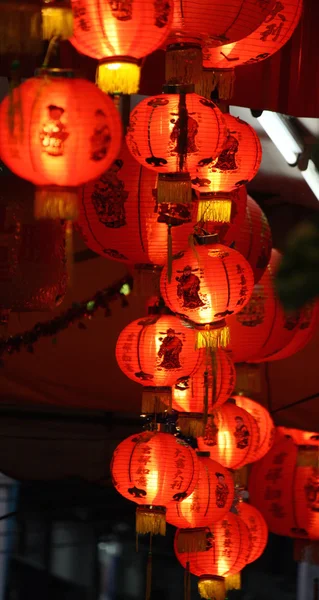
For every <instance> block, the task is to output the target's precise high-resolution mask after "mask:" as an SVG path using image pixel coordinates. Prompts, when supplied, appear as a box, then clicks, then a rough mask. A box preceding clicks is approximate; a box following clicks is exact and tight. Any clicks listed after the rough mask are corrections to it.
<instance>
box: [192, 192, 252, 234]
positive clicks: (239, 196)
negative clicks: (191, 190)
mask: <svg viewBox="0 0 319 600" xmlns="http://www.w3.org/2000/svg"><path fill="white" fill-rule="evenodd" d="M197 196H198V212H197V220H198V225H199V227H200V228H201V229H202V230H204V231H207V233H212V234H217V235H218V241H219V242H220V243H221V244H225V246H228V245H230V244H231V243H232V242H233V240H234V238H235V236H236V234H238V231H239V229H240V227H241V226H242V225H243V223H244V220H245V215H246V205H247V190H246V187H245V186H244V185H241V186H240V187H239V188H238V189H236V190H233V191H232V192H227V193H226V192H207V193H204V194H197ZM224 207H226V209H225V210H224ZM223 219H227V220H223Z"/></svg>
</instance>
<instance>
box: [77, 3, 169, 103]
mask: <svg viewBox="0 0 319 600" xmlns="http://www.w3.org/2000/svg"><path fill="white" fill-rule="evenodd" d="M71 4H72V9H73V14H74V37H73V38H72V40H71V42H72V44H73V45H74V46H75V48H76V49H77V50H79V52H82V53H83V54H87V55H88V56H91V57H93V58H97V59H98V60H99V67H98V72H97V81H98V85H99V87H100V88H101V89H102V90H103V91H104V92H109V93H110V94H119V93H123V94H137V92H138V87H139V80H140V66H139V62H140V59H142V58H143V57H144V56H146V55H147V54H151V52H154V51H155V50H156V49H157V48H159V47H160V46H161V45H162V44H163V42H164V41H165V39H166V37H167V35H168V33H169V30H170V26H171V21H172V18H173V6H172V2H171V1H170V0H159V1H154V2H149V0H135V2H105V1H102V0H71Z"/></svg>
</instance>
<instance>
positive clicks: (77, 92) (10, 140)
mask: <svg viewBox="0 0 319 600" xmlns="http://www.w3.org/2000/svg"><path fill="white" fill-rule="evenodd" d="M12 107H14V110H13V111H12ZM0 118H1V122H2V127H1V132H0V154H1V158H2V160H3V162H4V163H5V164H7V165H8V167H9V168H10V169H11V170H12V171H14V173H16V174H17V175H19V176H20V177H23V178H25V179H28V180H29V181H31V182H32V183H34V184H35V185H36V186H37V188H36V215H37V216H40V217H50V218H58V217H60V218H67V217H71V218H74V217H75V216H76V212H77V200H78V191H77V188H78V186H80V185H82V184H83V183H85V182H86V181H89V180H90V179H94V178H96V177H98V176H99V175H100V174H101V173H103V171H105V169H107V168H108V166H109V165H110V164H111V163H112V161H113V160H114V159H115V157H116V156H117V154H118V152H119V150H120V143H121V121H120V117H119V114H118V112H117V110H116V108H115V106H114V104H113V102H112V100H111V99H110V98H109V97H108V96H106V95H105V94H103V93H102V92H101V91H100V90H98V89H97V88H96V86H95V85H93V84H92V83H90V82H89V81H85V80H84V79H79V78H77V77H74V74H73V72H72V71H66V70H59V69H41V70H40V72H39V75H38V76H37V77H34V78H32V79H28V80H27V81H25V82H24V83H22V84H21V85H20V86H19V87H18V88H15V89H14V90H13V92H12V94H11V95H10V96H9V97H6V98H5V99H4V100H3V102H2V103H1V106H0Z"/></svg>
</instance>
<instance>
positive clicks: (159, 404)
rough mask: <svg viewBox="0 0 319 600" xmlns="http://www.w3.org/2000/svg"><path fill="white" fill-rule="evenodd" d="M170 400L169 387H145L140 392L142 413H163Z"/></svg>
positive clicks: (170, 392) (170, 391)
mask: <svg viewBox="0 0 319 600" xmlns="http://www.w3.org/2000/svg"><path fill="white" fill-rule="evenodd" d="M171 402H172V390H171V388H167V387H163V388H160V387H158V388H156V387H145V388H144V389H143V393H142V413H145V414H153V413H164V412H166V411H167V410H169V406H170V405H171Z"/></svg>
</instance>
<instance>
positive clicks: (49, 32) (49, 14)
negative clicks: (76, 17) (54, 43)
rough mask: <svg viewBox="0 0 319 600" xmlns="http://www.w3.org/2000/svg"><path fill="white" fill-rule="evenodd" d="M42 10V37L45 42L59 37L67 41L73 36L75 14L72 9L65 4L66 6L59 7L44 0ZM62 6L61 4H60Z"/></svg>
mask: <svg viewBox="0 0 319 600" xmlns="http://www.w3.org/2000/svg"><path fill="white" fill-rule="evenodd" d="M44 3H45V4H47V6H45V5H44V7H43V8H42V37H43V39H44V40H51V38H53V37H55V36H58V37H59V38H60V39H62V40H67V39H68V38H71V37H72V35H73V14H72V9H71V7H70V6H69V5H68V3H67V2H65V3H64V4H65V5H64V6H63V5H62V6H58V5H57V4H55V3H54V2H51V3H50V0H49V2H48V1H46V0H44ZM60 4H61V2H60Z"/></svg>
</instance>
